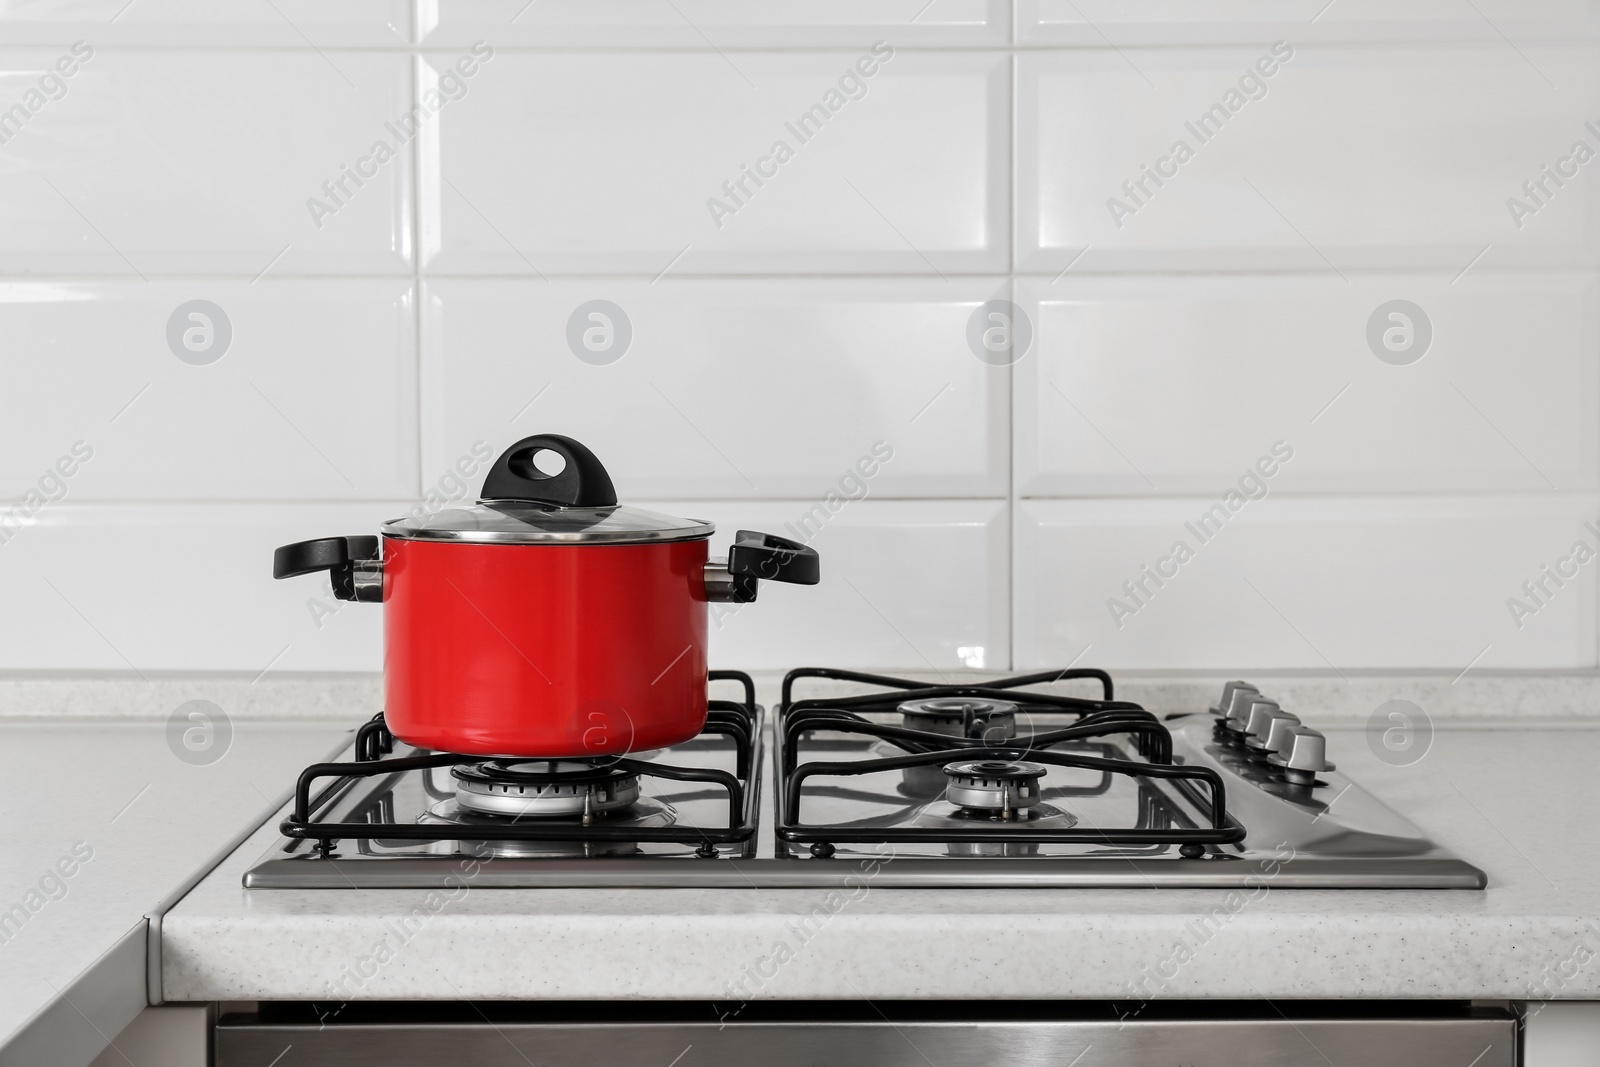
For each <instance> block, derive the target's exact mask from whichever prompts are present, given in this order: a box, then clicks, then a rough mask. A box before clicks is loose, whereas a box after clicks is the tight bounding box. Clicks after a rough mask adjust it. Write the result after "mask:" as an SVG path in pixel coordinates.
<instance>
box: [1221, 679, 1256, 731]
mask: <svg viewBox="0 0 1600 1067" xmlns="http://www.w3.org/2000/svg"><path fill="white" fill-rule="evenodd" d="M1261 699H1262V696H1261V693H1260V692H1259V691H1258V690H1257V689H1256V688H1255V687H1254V686H1251V687H1250V688H1248V689H1246V688H1244V687H1243V686H1240V687H1239V688H1238V689H1235V690H1234V691H1233V692H1232V693H1230V694H1228V706H1227V707H1226V708H1223V709H1222V711H1223V714H1224V715H1226V716H1227V721H1226V722H1225V723H1223V727H1224V728H1225V729H1228V730H1231V731H1232V732H1234V733H1236V734H1242V733H1244V727H1245V721H1246V720H1247V719H1248V718H1249V717H1250V705H1251V704H1252V703H1253V702H1255V701H1257V700H1261Z"/></svg>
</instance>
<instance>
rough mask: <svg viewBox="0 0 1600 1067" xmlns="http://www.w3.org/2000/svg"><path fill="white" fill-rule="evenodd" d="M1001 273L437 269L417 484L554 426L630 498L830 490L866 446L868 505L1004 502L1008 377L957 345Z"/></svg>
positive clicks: (428, 301) (428, 304)
mask: <svg viewBox="0 0 1600 1067" xmlns="http://www.w3.org/2000/svg"><path fill="white" fill-rule="evenodd" d="M999 285H1000V289H999V290H998V292H997V283H996V281H995V280H994V279H974V278H970V277H951V278H949V279H948V280H941V279H938V278H927V279H904V278H882V279H876V278H866V279H862V278H855V279H848V280H806V279H799V280H789V281H772V280H758V279H747V280H709V279H708V280H684V279H673V278H670V277H669V278H665V279H663V280H661V281H659V282H655V283H651V282H648V281H643V280H633V281H628V280H599V279H595V280H587V281H573V280H559V281H554V282H544V281H537V280H531V279H530V280H528V281H509V280H501V279H493V280H490V279H484V280H477V279H470V280H469V279H437V278H436V279H432V280H430V281H429V282H427V284H426V289H425V292H426V294H427V295H426V298H425V300H424V311H423V320H424V337H425V341H424V348H423V390H422V395H423V398H424V399H423V413H424V441H425V446H424V460H423V478H424V481H425V482H428V483H430V484H431V483H432V480H433V478H434V477H435V475H436V474H437V475H443V474H444V473H445V472H446V471H448V470H450V469H451V467H452V465H453V464H454V463H455V461H456V460H457V459H458V458H460V457H462V456H470V455H471V453H472V446H473V444H474V442H478V441H482V442H484V443H485V444H486V446H487V447H488V448H489V449H491V450H493V451H494V452H496V453H498V452H499V451H500V450H502V449H504V448H505V447H507V446H509V445H510V444H511V443H512V442H513V441H515V440H517V439H518V438H520V437H525V436H527V435H528V434H532V433H544V432H559V433H565V434H567V435H569V436H572V437H575V438H577V439H578V440H580V441H582V442H584V443H585V444H586V445H588V446H589V447H590V448H592V449H593V450H594V451H595V453H596V454H597V455H599V456H600V459H601V461H602V462H603V463H605V464H606V466H607V468H608V469H609V470H610V472H611V474H612V478H613V480H614V481H615V483H616V485H617V488H618V491H619V493H621V494H622V495H623V496H624V497H625V498H628V499H635V498H643V497H658V498H664V497H679V498H682V497H701V498H712V497H722V498H731V499H738V498H746V497H798V496H813V495H821V494H825V493H827V492H828V491H829V490H830V489H837V488H838V486H839V484H840V482H841V480H845V481H849V480H850V479H852V477H853V476H852V475H851V474H850V472H851V470H852V468H853V467H854V465H855V464H856V463H857V461H858V460H860V459H861V458H862V457H864V456H867V457H870V456H871V454H872V452H873V449H874V446H879V447H880V448H882V449H886V450H889V451H892V454H893V456H892V459H889V460H888V461H886V462H883V463H882V464H880V465H877V470H876V472H875V473H874V476H873V477H872V479H871V480H870V482H869V483H868V484H867V491H868V492H869V493H870V495H871V496H872V497H874V498H879V497H896V496H899V497H906V496H918V497H931V496H968V497H978V496H992V497H1002V496H1004V495H1005V494H1006V490H1007V466H1008V461H1009V436H1010V435H1009V429H1008V426H1007V422H1008V403H1009V401H1008V396H1007V389H1008V388H1009V386H1008V375H1009V371H1008V370H1007V368H1005V367H997V366H990V365H988V364H986V363H984V362H982V361H980V360H979V359H978V358H976V356H974V355H973V352H972V350H971V349H970V348H969V347H968V341H967V326H968V321H969V320H970V319H971V317H972V315H973V313H974V312H975V311H977V310H978V307H979V305H980V304H981V303H982V302H983V301H985V300H988V299H990V298H991V297H994V296H996V295H1000V294H1003V292H1004V291H1005V290H1004V283H999ZM593 301H606V302H609V303H610V304H611V305H612V306H611V307H607V308H597V307H596V306H595V305H594V304H593V303H592V302H593ZM595 316H598V317H595ZM586 344H592V345H593V346H595V348H596V349H598V350H597V351H592V352H591V351H590V350H589V348H587V347H585V346H586ZM607 360H609V362H605V361H607ZM880 442H881V445H880ZM851 491H852V492H854V491H856V490H853V489H852V490H851Z"/></svg>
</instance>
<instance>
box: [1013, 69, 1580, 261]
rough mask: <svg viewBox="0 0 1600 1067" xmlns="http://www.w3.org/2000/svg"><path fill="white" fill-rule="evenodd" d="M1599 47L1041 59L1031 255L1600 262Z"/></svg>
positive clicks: (1023, 129)
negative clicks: (1549, 172)
mask: <svg viewBox="0 0 1600 1067" xmlns="http://www.w3.org/2000/svg"><path fill="white" fill-rule="evenodd" d="M1273 48H1277V49H1278V53H1277V55H1276V56H1275V55H1274V53H1273ZM1290 52H1292V55H1290V54H1289V53H1290ZM1597 57H1600V52H1596V50H1595V49H1594V48H1593V47H1566V46H1535V45H1529V46H1527V47H1525V48H1522V49H1520V50H1518V49H1513V48H1510V47H1507V46H1506V44H1505V43H1504V42H1501V43H1498V44H1495V45H1481V46H1480V45H1464V46H1457V47H1451V48H1434V49H1421V48H1413V47H1393V48H1332V47H1322V46H1311V45H1304V44H1300V43H1297V42H1295V41H1288V42H1280V43H1279V44H1277V45H1269V44H1267V43H1262V44H1259V45H1255V46H1252V47H1248V48H1218V49H1203V50H1202V49H1139V48H1125V49H1120V50H1117V51H1107V50H1095V51H1073V52H1055V53H1042V52H1035V53H1026V54H1024V55H1022V56H1021V57H1020V58H1019V59H1018V63H1019V84H1018V122H1017V137H1018V142H1017V147H1018V153H1017V182H1018V186H1017V201H1018V203H1017V259H1018V265H1019V267H1021V268H1022V269H1024V270H1027V271H1032V272H1041V273H1049V274H1051V275H1055V274H1056V273H1058V272H1059V271H1061V270H1063V269H1066V268H1068V267H1069V266H1070V268H1071V269H1072V270H1073V271H1076V272H1083V271H1097V270H1112V271H1122V270H1164V269H1171V270H1185V271H1188V270H1253V269H1270V270H1306V271H1318V272H1337V271H1340V270H1352V269H1356V268H1369V269H1389V270H1395V269H1417V268H1433V269H1438V270H1447V271H1450V272H1451V273H1455V272H1457V271H1460V270H1462V269H1463V268H1465V267H1466V266H1467V265H1468V264H1469V263H1473V262H1474V261H1476V262H1477V266H1479V267H1495V266H1548V267H1561V266H1593V265H1595V264H1596V263H1600V241H1597V238H1596V234H1597V233H1600V227H1597V226H1596V224H1595V218H1596V213H1597V211H1600V191H1597V190H1600V184H1596V183H1595V182H1592V181H1586V180H1585V179H1584V177H1583V176H1582V175H1583V172H1584V169H1585V167H1592V166H1595V165H1596V164H1594V163H1593V162H1586V163H1579V162H1578V159H1577V156H1584V157H1585V158H1586V159H1588V158H1589V157H1590V156H1592V155H1594V154H1597V153H1600V134H1597V133H1596V132H1595V130H1591V129H1589V128H1588V127H1587V126H1586V125H1585V123H1587V122H1591V121H1595V120H1600V63H1596V58H1597ZM1258 62H1259V63H1260V64H1261V66H1260V68H1259V71H1258V68H1257V67H1256V64H1257V63H1258ZM1260 71H1270V72H1271V73H1270V76H1265V77H1263V76H1261V74H1260ZM1553 86H1560V87H1561V88H1560V90H1559V91H1558V90H1557V89H1555V88H1553ZM1213 109H1215V110H1213ZM1206 115H1210V116H1211V117H1210V118H1209V119H1203V116H1206ZM1203 122H1204V123H1205V124H1204V125H1202V123H1203ZM1595 129H1600V124H1597V125H1596V127H1595ZM1579 142H1582V143H1583V144H1584V145H1585V146H1586V147H1585V148H1583V149H1578V148H1577V147H1576V146H1577V145H1578V144H1579ZM1544 166H1549V167H1552V168H1558V169H1559V170H1561V171H1563V172H1565V173H1566V177H1565V178H1562V177H1560V176H1559V175H1558V176H1557V177H1556V178H1555V179H1550V178H1545V177H1542V174H1543V172H1542V170H1541V168H1542V167H1544ZM1147 167H1148V168H1151V170H1150V171H1149V172H1148V173H1147V172H1146V170H1145V168H1147ZM1536 180H1542V181H1543V182H1544V183H1545V184H1544V190H1545V191H1544V192H1543V193H1540V192H1538V189H1537V187H1535V188H1534V192H1533V194H1532V195H1533V199H1530V197H1529V193H1528V192H1527V191H1526V190H1525V189H1524V188H1523V185H1524V183H1525V182H1527V183H1533V182H1535V181H1536ZM1557 181H1560V182H1562V183H1563V184H1562V185H1561V186H1559V187H1558V186H1557V185H1556V184H1555V183H1556V182H1557ZM1513 198H1520V200H1521V202H1522V203H1523V204H1524V205H1525V206H1526V207H1525V209H1524V208H1514V206H1513V205H1511V203H1510V202H1511V201H1512V200H1513ZM1534 209H1536V210H1534ZM1530 212H1531V213H1530ZM1086 248H1087V251H1085V249H1086ZM1480 256H1481V259H1480V258H1479V257H1480Z"/></svg>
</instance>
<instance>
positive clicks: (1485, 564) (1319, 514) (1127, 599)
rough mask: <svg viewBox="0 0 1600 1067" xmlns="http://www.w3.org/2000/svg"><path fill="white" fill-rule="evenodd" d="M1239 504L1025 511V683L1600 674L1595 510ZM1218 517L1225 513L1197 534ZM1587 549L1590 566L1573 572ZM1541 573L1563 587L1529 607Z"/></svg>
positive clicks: (1459, 504)
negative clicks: (1228, 670)
mask: <svg viewBox="0 0 1600 1067" xmlns="http://www.w3.org/2000/svg"><path fill="white" fill-rule="evenodd" d="M1227 489H1228V487H1226V486H1219V487H1217V490H1216V492H1214V493H1213V494H1211V495H1208V496H1204V497H1200V496H1196V497H1188V498H1184V497H1174V498H1166V499H1158V500H1157V499H1147V500H1030V501H1024V502H1023V503H1022V504H1021V505H1020V506H1019V507H1018V511H1017V540H1016V562H1015V568H1016V569H1015V575H1016V583H1015V587H1016V604H1017V608H1016V612H1017V613H1016V635H1017V639H1016V646H1015V647H1016V653H1015V655H1016V666H1017V667H1018V668H1021V669H1028V668H1036V667H1046V666H1050V665H1053V664H1056V663H1061V662H1068V661H1071V660H1073V659H1074V658H1075V657H1079V656H1082V657H1083V659H1082V662H1084V663H1093V664H1095V665H1097V666H1104V667H1121V668H1159V669H1168V668H1170V669H1186V668H1200V667H1206V668H1213V669H1214V668H1216V667H1217V666H1218V665H1224V664H1225V665H1228V666H1229V667H1232V668H1237V669H1239V670H1252V669H1305V670H1312V671H1320V672H1344V671H1351V670H1360V669H1367V668H1429V669H1438V670H1450V671H1465V670H1466V669H1467V668H1468V667H1469V666H1480V667H1484V668H1559V669H1569V668H1592V667H1594V666H1595V665H1596V656H1595V636H1596V634H1595V600H1596V582H1595V568H1596V567H1597V566H1600V561H1597V560H1596V559H1595V558H1594V553H1595V550H1596V549H1597V547H1600V534H1597V533H1596V532H1595V529H1600V527H1594V528H1591V526H1593V524H1595V520H1596V518H1597V509H1600V500H1597V499H1596V498H1595V497H1593V496H1589V495H1570V496H1569V495H1548V496H1519V497H1515V498H1501V497H1494V496H1487V495H1485V496H1476V497H1426V498H1411V499H1407V498H1398V497H1337V498H1330V499H1307V498H1290V497H1280V496H1268V497H1267V498H1265V499H1258V500H1247V499H1246V498H1245V497H1244V496H1243V495H1242V494H1241V495H1240V496H1239V497H1238V498H1236V499H1237V502H1238V503H1239V505H1240V506H1239V507H1237V508H1236V509H1232V510H1230V509H1229V508H1228V506H1227V501H1226V496H1225V494H1226V492H1227ZM1213 506H1217V507H1220V508H1222V511H1221V512H1218V513H1216V514H1214V515H1213V517H1212V518H1211V519H1210V520H1209V522H1208V523H1207V524H1205V525H1203V526H1202V525H1198V524H1199V523H1200V519H1201V516H1203V515H1206V514H1211V510H1210V509H1211V508H1212V507H1213ZM1224 516H1226V517H1224ZM1586 524H1589V525H1586ZM1579 541H1582V542H1584V543H1585V545H1586V546H1587V549H1588V559H1587V562H1585V563H1582V564H1581V565H1580V564H1579V563H1578V562H1577V561H1576V560H1575V559H1572V558H1571V550H1572V547H1573V545H1574V544H1575V543H1576V542H1579ZM1179 542H1183V543H1184V544H1185V545H1187V553H1185V551H1184V550H1182V549H1179V548H1178V547H1177V546H1178V543H1179ZM1180 557H1183V558H1180ZM1564 558H1565V559H1568V562H1567V563H1562V562H1561V560H1562V559H1564ZM1546 566H1550V567H1559V568H1561V569H1563V570H1566V571H1568V572H1569V574H1570V576H1569V577H1567V578H1566V579H1565V580H1564V581H1563V584H1562V585H1561V586H1559V587H1558V586H1557V585H1556V584H1555V583H1554V582H1553V581H1551V580H1550V579H1545V582H1546V585H1545V594H1543V595H1540V596H1539V597H1538V600H1534V599H1532V598H1531V597H1530V595H1529V594H1528V593H1527V592H1526V591H1524V589H1523V583H1524V582H1532V581H1538V580H1540V579H1541V578H1542V576H1543V573H1544V572H1543V568H1544V567H1546ZM1145 568H1150V572H1149V573H1147V572H1146V570H1145ZM1573 572H1575V573H1573ZM1150 574H1154V575H1155V577H1150V576H1149V575H1150ZM1163 576H1164V577H1163ZM1125 582H1126V583H1129V584H1130V586H1131V587H1132V591H1131V592H1130V590H1129V588H1128V587H1125V586H1124V583H1125ZM1141 584H1142V589H1141ZM1512 598H1518V599H1519V600H1521V601H1522V603H1523V604H1524V606H1525V607H1526V608H1528V609H1529V610H1530V611H1531V614H1530V613H1527V612H1523V611H1514V610H1513V609H1512V608H1511V607H1510V606H1509V605H1508V601H1510V600H1511V599H1512ZM1119 604H1120V607H1119V606H1118V605H1119ZM1518 623H1520V624H1521V625H1520V626H1519V625H1518Z"/></svg>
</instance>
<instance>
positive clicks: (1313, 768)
mask: <svg viewBox="0 0 1600 1067" xmlns="http://www.w3.org/2000/svg"><path fill="white" fill-rule="evenodd" d="M1267 762H1268V763H1270V764H1272V765H1273V766H1275V767H1281V768H1283V776H1284V777H1285V778H1287V779H1288V780H1289V781H1290V782H1293V783H1294V784H1295V785H1315V784H1316V781H1317V775H1318V774H1320V773H1321V772H1323V771H1331V770H1333V764H1331V763H1329V762H1328V739H1327V738H1325V737H1323V736H1322V734H1321V733H1319V732H1318V731H1316V730H1313V729H1312V728H1311V727H1309V726H1302V727H1300V728H1299V729H1298V730H1296V731H1295V732H1294V738H1293V741H1292V743H1291V744H1290V746H1289V754H1288V756H1279V755H1276V754H1274V755H1271V756H1268V757H1267Z"/></svg>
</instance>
